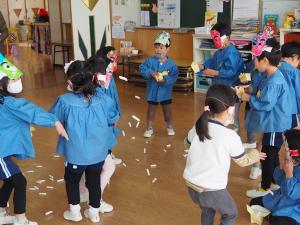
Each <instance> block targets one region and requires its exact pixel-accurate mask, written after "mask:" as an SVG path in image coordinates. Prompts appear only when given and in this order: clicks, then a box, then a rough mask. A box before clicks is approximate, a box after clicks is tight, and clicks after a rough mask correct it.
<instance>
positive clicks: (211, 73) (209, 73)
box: [203, 69, 219, 77]
mask: <svg viewBox="0 0 300 225" xmlns="http://www.w3.org/2000/svg"><path fill="white" fill-rule="evenodd" d="M203 74H204V75H205V76H207V77H215V76H219V71H218V70H212V69H206V70H204V71H203Z"/></svg>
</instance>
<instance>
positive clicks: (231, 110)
mask: <svg viewBox="0 0 300 225" xmlns="http://www.w3.org/2000/svg"><path fill="white" fill-rule="evenodd" d="M234 111H235V107H234V106H229V108H228V111H227V118H226V120H225V122H224V126H225V127H227V126H229V125H230V124H234Z"/></svg>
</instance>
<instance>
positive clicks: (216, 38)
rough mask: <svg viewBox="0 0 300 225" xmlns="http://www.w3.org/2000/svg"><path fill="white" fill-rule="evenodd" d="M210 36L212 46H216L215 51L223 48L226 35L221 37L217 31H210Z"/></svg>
mask: <svg viewBox="0 0 300 225" xmlns="http://www.w3.org/2000/svg"><path fill="white" fill-rule="evenodd" d="M210 36H211V38H212V39H213V41H214V44H215V46H216V48H217V49H221V48H223V46H224V42H225V39H226V35H223V36H222V37H221V35H220V32H219V31H216V30H211V31H210Z"/></svg>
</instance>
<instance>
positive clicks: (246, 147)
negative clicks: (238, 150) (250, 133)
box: [243, 142, 256, 149]
mask: <svg viewBox="0 0 300 225" xmlns="http://www.w3.org/2000/svg"><path fill="white" fill-rule="evenodd" d="M243 147H244V148H245V149H253V148H256V142H254V143H243Z"/></svg>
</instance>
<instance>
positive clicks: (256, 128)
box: [242, 38, 292, 198]
mask: <svg viewBox="0 0 300 225" xmlns="http://www.w3.org/2000/svg"><path fill="white" fill-rule="evenodd" d="M252 54H253V55H254V56H255V67H256V69H257V70H258V71H259V72H262V74H261V77H260V79H259V81H258V82H256V83H257V87H255V85H253V86H254V88H253V91H252V93H250V92H249V93H244V94H243V95H242V100H243V101H249V103H250V106H251V109H250V112H249V113H248V115H247V118H246V121H245V127H246V129H247V130H249V131H251V132H255V133H259V134H262V140H260V141H259V144H258V145H259V147H258V148H259V149H260V148H262V152H265V153H266V154H267V158H266V160H264V161H261V167H262V168H261V169H262V181H261V187H260V188H258V189H254V190H249V191H247V196H248V197H252V198H254V197H259V196H263V195H266V194H267V193H268V190H269V189H270V187H271V183H272V175H273V172H274V169H275V167H276V166H277V165H278V164H279V157H278V152H279V150H280V147H281V145H282V143H283V139H282V132H284V131H286V130H288V129H290V128H291V122H292V118H291V110H290V104H291V101H290V98H291V97H290V91H289V88H288V85H287V82H286V80H285V78H284V76H283V74H282V73H281V72H280V70H279V69H278V68H277V66H278V64H279V61H280V59H281V52H280V45H279V43H278V42H277V41H276V39H275V38H270V39H267V40H264V39H262V40H261V41H259V43H257V45H255V46H253V48H252ZM260 136H261V135H260ZM261 146H262V147H261Z"/></svg>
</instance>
